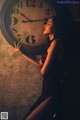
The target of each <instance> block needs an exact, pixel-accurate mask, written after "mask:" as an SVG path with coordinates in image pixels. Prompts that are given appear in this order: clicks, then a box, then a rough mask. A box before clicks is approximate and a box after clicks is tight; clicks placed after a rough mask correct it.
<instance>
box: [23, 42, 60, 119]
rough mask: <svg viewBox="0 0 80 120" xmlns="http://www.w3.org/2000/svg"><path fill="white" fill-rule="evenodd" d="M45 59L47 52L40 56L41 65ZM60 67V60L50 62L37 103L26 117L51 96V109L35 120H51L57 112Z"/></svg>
mask: <svg viewBox="0 0 80 120" xmlns="http://www.w3.org/2000/svg"><path fill="white" fill-rule="evenodd" d="M50 44H51V42H50ZM50 44H49V45H50ZM46 57H47V52H46V53H45V54H44V55H42V62H43V63H44V62H45V59H46ZM61 67H62V61H61V60H59V59H53V60H52V63H51V64H50V67H49V69H48V71H47V73H46V75H44V76H43V84H42V93H41V95H40V97H39V98H38V99H37V101H36V102H35V103H34V105H33V106H32V107H31V108H30V110H29V112H28V113H27V115H29V114H30V113H31V112H32V111H33V110H34V109H35V108H36V107H37V106H38V105H39V104H40V103H41V102H43V101H44V100H45V99H46V98H48V97H49V96H52V97H53V101H54V102H53V104H52V107H51V109H46V111H45V113H44V114H43V115H41V116H39V117H37V118H36V120H53V116H54V114H55V113H58V112H59V109H60V89H61V88H60V78H61V72H62V71H61ZM27 115H26V116H27ZM26 116H25V118H26ZM24 120H25V119H24Z"/></svg>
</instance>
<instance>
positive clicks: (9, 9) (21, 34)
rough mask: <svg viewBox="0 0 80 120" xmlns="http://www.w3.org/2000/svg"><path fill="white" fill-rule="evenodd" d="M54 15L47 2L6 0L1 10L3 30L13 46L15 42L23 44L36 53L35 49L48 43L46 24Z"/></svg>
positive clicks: (43, 0) (42, 0) (40, 0)
mask: <svg viewBox="0 0 80 120" xmlns="http://www.w3.org/2000/svg"><path fill="white" fill-rule="evenodd" d="M54 15H55V11H54V10H53V8H52V7H51V6H50V5H49V4H48V3H47V2H46V1H45V0H6V2H5V3H4V5H3V7H2V10H1V29H2V32H3V35H4V36H5V38H6V40H7V41H8V42H9V43H10V44H11V45H12V46H14V41H16V42H17V43H18V42H21V43H22V44H23V45H25V48H26V49H27V48H28V49H29V48H30V49H31V51H34V50H33V48H34V47H37V48H38V46H41V45H42V46H43V44H44V43H46V38H47V36H46V35H43V30H44V23H45V22H46V21H47V20H48V19H49V18H50V17H52V16H54ZM39 49H40V47H39ZM41 49H42V48H41ZM37 50H38V49H37Z"/></svg>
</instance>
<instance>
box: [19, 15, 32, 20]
mask: <svg viewBox="0 0 80 120" xmlns="http://www.w3.org/2000/svg"><path fill="white" fill-rule="evenodd" d="M20 15H21V16H23V17H25V18H26V19H28V20H29V21H32V20H31V19H29V18H28V17H27V16H26V15H25V14H23V13H20Z"/></svg>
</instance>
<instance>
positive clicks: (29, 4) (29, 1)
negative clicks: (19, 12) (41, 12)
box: [26, 0, 36, 7]
mask: <svg viewBox="0 0 80 120" xmlns="http://www.w3.org/2000/svg"><path fill="white" fill-rule="evenodd" d="M35 6H36V0H26V7H35Z"/></svg>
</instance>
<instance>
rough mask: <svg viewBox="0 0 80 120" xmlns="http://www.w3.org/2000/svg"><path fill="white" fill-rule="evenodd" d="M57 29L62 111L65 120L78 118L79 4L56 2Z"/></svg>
mask: <svg viewBox="0 0 80 120" xmlns="http://www.w3.org/2000/svg"><path fill="white" fill-rule="evenodd" d="M51 2H52V4H53V6H54V8H55V10H56V13H57V24H58V30H59V33H60V35H61V39H62V41H63V47H64V55H63V80H62V83H61V84H62V108H63V109H62V112H63V115H64V118H65V119H67V120H79V119H80V74H79V72H80V4H58V3H57V1H52V0H51Z"/></svg>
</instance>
